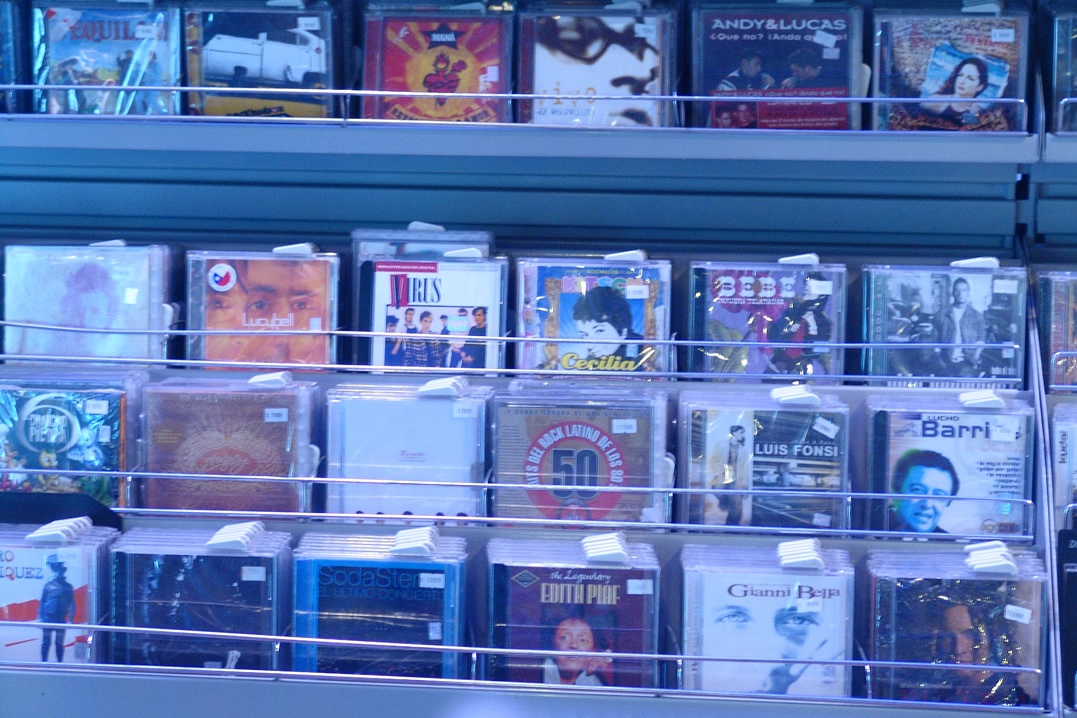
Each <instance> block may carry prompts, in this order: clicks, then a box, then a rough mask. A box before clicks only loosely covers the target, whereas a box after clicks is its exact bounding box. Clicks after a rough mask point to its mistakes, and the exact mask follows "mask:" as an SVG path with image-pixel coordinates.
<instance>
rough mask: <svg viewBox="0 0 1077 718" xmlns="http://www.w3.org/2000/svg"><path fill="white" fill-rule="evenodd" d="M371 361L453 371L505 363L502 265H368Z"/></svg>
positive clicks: (504, 273)
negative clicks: (389, 335)
mask: <svg viewBox="0 0 1077 718" xmlns="http://www.w3.org/2000/svg"><path fill="white" fill-rule="evenodd" d="M373 265H374V272H373V292H372V294H373V301H372V304H371V329H372V330H373V331H375V332H389V333H396V334H398V335H399V338H395V337H393V338H386V337H374V338H373V339H372V340H371V346H372V349H371V364H373V365H375V366H378V365H381V366H390V367H391V366H403V367H446V368H453V369H486V368H489V369H497V368H499V367H501V366H504V361H503V359H502V357H503V345H502V344H501V343H500V342H495V341H481V340H479V339H477V337H485V336H501V335H502V334H503V331H502V330H503V327H504V326H505V316H504V314H503V312H502V308H503V306H504V297H505V282H506V276H507V273H508V265H507V263H506V262H505V261H504V260H481V261H407V260H385V261H381V260H379V261H375V262H373ZM424 335H429V336H424Z"/></svg>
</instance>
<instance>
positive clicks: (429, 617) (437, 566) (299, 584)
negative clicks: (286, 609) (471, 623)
mask: <svg viewBox="0 0 1077 718" xmlns="http://www.w3.org/2000/svg"><path fill="white" fill-rule="evenodd" d="M462 581H463V575H462V573H461V572H460V571H459V570H458V568H457V566H456V565H455V564H452V563H439V562H434V561H427V560H423V561H411V562H409V561H391V562H390V561H380V560H376V559H372V560H362V559H354V558H352V559H349V558H297V560H296V598H295V634H296V636H297V637H304V636H305V637H310V638H333V639H345V640H353V641H381V642H386V643H412V644H419V645H428V646H440V645H445V646H449V645H460V644H461V643H462V640H461V638H462V636H461V633H462V621H461V620H460V610H461V607H460V601H459V599H458V597H459V596H462V595H463V587H462ZM458 664H459V654H456V653H439V652H436V651H410V650H406V649H402V650H392V649H378V648H356V647H341V646H316V645H310V644H303V645H297V646H296V649H295V670H297V671H308V672H318V673H350V674H361V675H378V676H409V677H425V678H455V677H457V676H458V674H459V671H458V668H457V666H458Z"/></svg>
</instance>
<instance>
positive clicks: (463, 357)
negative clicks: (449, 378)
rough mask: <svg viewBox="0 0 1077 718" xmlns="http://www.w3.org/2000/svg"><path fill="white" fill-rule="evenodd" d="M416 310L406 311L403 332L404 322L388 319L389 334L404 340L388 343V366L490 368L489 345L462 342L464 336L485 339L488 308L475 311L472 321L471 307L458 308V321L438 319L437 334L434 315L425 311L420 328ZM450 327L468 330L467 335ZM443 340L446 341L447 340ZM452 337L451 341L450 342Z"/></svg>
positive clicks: (389, 340)
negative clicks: (469, 309)
mask: <svg viewBox="0 0 1077 718" xmlns="http://www.w3.org/2000/svg"><path fill="white" fill-rule="evenodd" d="M415 312H416V310H415V308H414V307H408V308H407V309H405V310H404V327H403V329H400V320H399V319H398V318H397V317H396V316H395V315H393V314H392V313H389V314H386V316H385V331H386V332H390V333H400V334H402V335H416V336H400V337H399V338H397V337H390V338H387V339H386V340H385V357H384V359H385V363H384V366H406V367H450V368H456V369H459V368H472V367H477V368H482V367H485V366H486V343H485V342H480V341H461V340H460V339H459V337H460V336H468V337H484V336H486V335H487V326H486V307H474V308H473V309H472V310H471V314H470V320H469V318H468V316H469V315H468V309H467V307H458V308H457V310H456V317H454V318H453V321H452V322H450V317H449V315H448V314H442V315H440V316H439V317H438V318H439V320H440V322H441V329H440V330H439V331H437V332H435V331H434V329H433V327H432V324H433V321H434V313H433V312H431V311H429V310H423V311H421V312H420V313H419V315H418V318H419V324H418V325H416V324H415ZM450 323H456V324H458V325H459V326H461V327H462V326H468V329H467V332H466V335H465V334H464V333H463V332H462V331H453V330H451V329H450V327H449V325H450ZM440 337H446V338H444V339H442V338H440ZM449 337H451V338H449Z"/></svg>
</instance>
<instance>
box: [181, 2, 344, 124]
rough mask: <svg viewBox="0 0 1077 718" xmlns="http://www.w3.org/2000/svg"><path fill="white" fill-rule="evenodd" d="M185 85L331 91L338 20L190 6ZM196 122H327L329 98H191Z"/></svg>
mask: <svg viewBox="0 0 1077 718" xmlns="http://www.w3.org/2000/svg"><path fill="white" fill-rule="evenodd" d="M184 16H185V18H186V20H185V26H186V27H185V29H186V43H187V44H186V53H187V82H188V84H190V85H193V86H196V87H222V88H229V87H242V88H251V87H267V88H273V89H290V88H302V89H316V88H325V87H332V86H333V54H332V49H333V42H332V40H333V21H332V15H331V13H330V12H329V10H328V8H318V7H316V6H312V7H309V8H306V9H304V10H287V9H283V8H267V7H264V6H263V7H261V8H256V7H248V8H242V7H240V8H226V7H220V6H193V7H192V6H188V7H187V9H186V10H185V12H184ZM188 102H189V112H190V114H192V115H233V116H239V117H329V116H330V115H331V114H332V106H333V99H332V97H330V96H328V95H288V94H272V95H263V96H258V95H251V94H228V92H227V91H222V92H214V93H206V94H202V93H192V94H190V95H188Z"/></svg>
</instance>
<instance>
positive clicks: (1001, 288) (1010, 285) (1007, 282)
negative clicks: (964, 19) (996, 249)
mask: <svg viewBox="0 0 1077 718" xmlns="http://www.w3.org/2000/svg"><path fill="white" fill-rule="evenodd" d="M1010 32H1013V30H1011V31H1010ZM1017 287H1018V283H1017V280H1016V279H996V280H995V281H994V282H993V283H992V285H991V290H992V291H993V292H994V293H995V294H1017Z"/></svg>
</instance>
